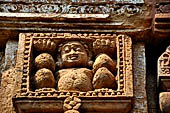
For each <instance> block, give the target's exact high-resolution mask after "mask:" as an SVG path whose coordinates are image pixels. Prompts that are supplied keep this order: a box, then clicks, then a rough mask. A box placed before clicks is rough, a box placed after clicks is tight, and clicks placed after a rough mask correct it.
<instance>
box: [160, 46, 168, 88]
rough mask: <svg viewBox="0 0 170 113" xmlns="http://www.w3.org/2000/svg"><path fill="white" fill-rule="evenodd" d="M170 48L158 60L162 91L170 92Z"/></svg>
mask: <svg viewBox="0 0 170 113" xmlns="http://www.w3.org/2000/svg"><path fill="white" fill-rule="evenodd" d="M169 78H170V46H168V47H167V49H166V51H165V52H164V53H163V54H162V55H161V56H160V57H159V59H158V80H159V87H160V90H161V91H169V88H170V84H169Z"/></svg>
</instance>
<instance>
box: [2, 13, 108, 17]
mask: <svg viewBox="0 0 170 113" xmlns="http://www.w3.org/2000/svg"><path fill="white" fill-rule="evenodd" d="M0 17H11V18H37V17H40V18H108V17H109V14H62V13H61V14H56V13H49V14H48V13H0Z"/></svg>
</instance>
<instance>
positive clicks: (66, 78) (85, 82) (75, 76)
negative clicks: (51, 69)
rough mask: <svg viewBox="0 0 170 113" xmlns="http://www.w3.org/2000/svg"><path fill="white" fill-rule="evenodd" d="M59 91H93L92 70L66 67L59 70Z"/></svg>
mask: <svg viewBox="0 0 170 113" xmlns="http://www.w3.org/2000/svg"><path fill="white" fill-rule="evenodd" d="M58 73H59V74H58V77H59V80H58V90H59V91H91V90H92V89H93V88H92V83H91V79H92V77H93V74H92V71H91V70H89V69H86V68H80V69H76V68H75V69H64V70H60V71H59V72H58Z"/></svg>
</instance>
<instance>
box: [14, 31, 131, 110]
mask: <svg viewBox="0 0 170 113" xmlns="http://www.w3.org/2000/svg"><path fill="white" fill-rule="evenodd" d="M19 39H20V40H19V44H18V45H19V46H18V56H17V64H16V71H17V76H18V80H20V81H21V86H20V90H19V91H18V93H17V94H16V95H15V96H14V97H13V103H14V105H15V108H16V111H17V112H18V113H29V112H53V113H54V112H56V113H60V112H65V113H67V112H69V113H71V112H76V113H79V112H81V111H84V110H85V111H86V112H94V111H97V112H117V113H118V112H119V113H122V112H124V113H127V112H129V111H130V110H131V105H132V98H133V75H132V42H131V38H130V37H128V36H127V35H121V34H120V35H116V34H94V33H84V34H81V33H77V34H73V33H21V34H20V35H19ZM33 104H34V105H33ZM103 104H104V106H103Z"/></svg>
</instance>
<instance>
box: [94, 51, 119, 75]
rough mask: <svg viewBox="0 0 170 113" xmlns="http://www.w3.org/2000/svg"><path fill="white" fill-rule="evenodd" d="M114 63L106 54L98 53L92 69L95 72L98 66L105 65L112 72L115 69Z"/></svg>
mask: <svg viewBox="0 0 170 113" xmlns="http://www.w3.org/2000/svg"><path fill="white" fill-rule="evenodd" d="M116 65H117V63H116V61H114V60H112V59H111V58H110V57H109V56H108V55H106V54H100V55H99V56H97V58H96V60H95V62H94V64H93V70H94V72H96V71H97V70H98V69H99V68H101V67H106V68H107V69H108V70H109V71H111V72H112V73H114V72H115V71H116Z"/></svg>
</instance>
